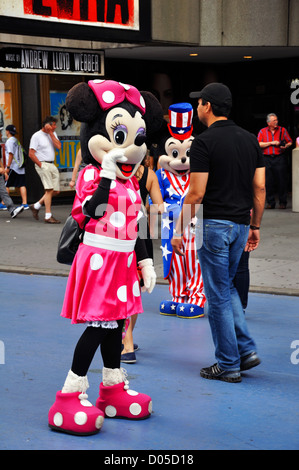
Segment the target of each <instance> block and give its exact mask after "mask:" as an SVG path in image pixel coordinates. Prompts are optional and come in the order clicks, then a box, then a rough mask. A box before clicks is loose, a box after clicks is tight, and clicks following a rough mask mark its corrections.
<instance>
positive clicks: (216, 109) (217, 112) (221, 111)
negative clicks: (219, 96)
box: [202, 98, 231, 117]
mask: <svg viewBox="0 0 299 470" xmlns="http://www.w3.org/2000/svg"><path fill="white" fill-rule="evenodd" d="M207 103H208V101H207V100H204V99H203V98H202V105H205V104H207ZM209 103H211V102H210V101H209ZM211 108H212V111H213V114H214V116H225V117H228V116H229V113H230V111H231V106H227V105H225V104H223V105H221V106H219V105H218V104H214V103H211Z"/></svg>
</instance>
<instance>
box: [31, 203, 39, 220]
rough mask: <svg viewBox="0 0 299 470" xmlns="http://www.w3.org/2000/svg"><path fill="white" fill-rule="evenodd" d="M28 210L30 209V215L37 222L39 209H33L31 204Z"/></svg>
mask: <svg viewBox="0 0 299 470" xmlns="http://www.w3.org/2000/svg"><path fill="white" fill-rule="evenodd" d="M29 209H31V212H32V215H33V217H34V218H35V220H38V219H39V217H38V212H39V209H35V207H34V205H33V204H30V206H29Z"/></svg>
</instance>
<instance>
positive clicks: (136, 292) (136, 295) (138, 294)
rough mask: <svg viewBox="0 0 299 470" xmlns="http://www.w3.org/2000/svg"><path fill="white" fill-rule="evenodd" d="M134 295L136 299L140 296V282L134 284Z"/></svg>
mask: <svg viewBox="0 0 299 470" xmlns="http://www.w3.org/2000/svg"><path fill="white" fill-rule="evenodd" d="M133 295H134V296H135V297H139V296H140V287H139V281H135V282H134V284H133Z"/></svg>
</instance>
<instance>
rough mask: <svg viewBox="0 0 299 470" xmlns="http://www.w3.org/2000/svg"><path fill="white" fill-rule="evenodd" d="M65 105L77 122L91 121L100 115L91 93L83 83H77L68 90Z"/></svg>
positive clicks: (95, 100)
mask: <svg viewBox="0 0 299 470" xmlns="http://www.w3.org/2000/svg"><path fill="white" fill-rule="evenodd" d="M65 105H66V109H67V110H68V111H69V112H70V113H71V115H72V116H73V118H75V119H76V121H79V122H89V121H93V120H94V119H95V117H96V116H97V115H98V114H100V113H101V109H100V107H99V104H98V102H97V99H96V97H95V95H94V93H93V91H92V90H91V88H90V87H89V86H88V85H87V83H85V82H80V83H77V85H75V86H73V87H72V88H71V89H70V91H69V92H68V94H67V96H66V100H65Z"/></svg>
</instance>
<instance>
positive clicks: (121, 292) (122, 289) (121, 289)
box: [117, 286, 127, 302]
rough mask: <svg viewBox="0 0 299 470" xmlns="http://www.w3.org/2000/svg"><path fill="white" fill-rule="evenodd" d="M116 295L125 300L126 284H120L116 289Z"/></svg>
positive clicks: (122, 300)
mask: <svg viewBox="0 0 299 470" xmlns="http://www.w3.org/2000/svg"><path fill="white" fill-rule="evenodd" d="M117 297H118V299H119V300H120V301H121V302H126V301H127V286H121V287H119V288H118V289H117Z"/></svg>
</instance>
